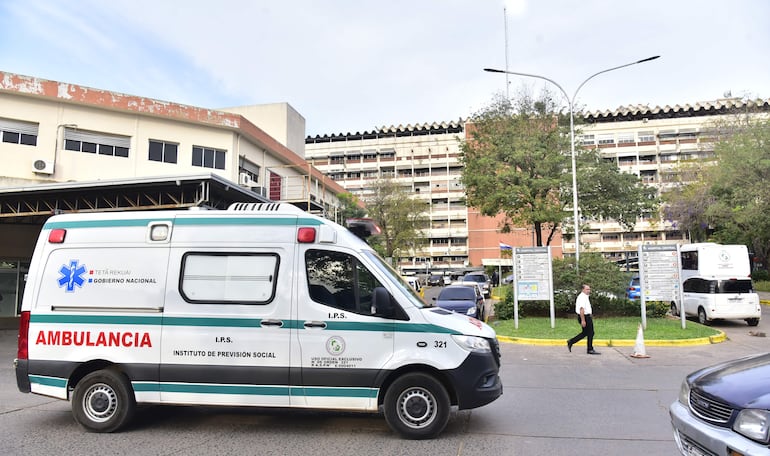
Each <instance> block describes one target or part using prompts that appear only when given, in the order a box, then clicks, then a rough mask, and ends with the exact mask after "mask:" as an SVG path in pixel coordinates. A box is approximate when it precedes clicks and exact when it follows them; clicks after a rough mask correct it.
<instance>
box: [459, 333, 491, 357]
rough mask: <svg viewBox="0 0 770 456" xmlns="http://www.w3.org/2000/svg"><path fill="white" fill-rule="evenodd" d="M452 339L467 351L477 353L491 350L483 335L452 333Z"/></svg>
mask: <svg viewBox="0 0 770 456" xmlns="http://www.w3.org/2000/svg"><path fill="white" fill-rule="evenodd" d="M452 339H454V341H455V342H457V345H459V346H461V347H462V348H464V349H466V350H468V351H472V352H477V353H489V352H491V351H492V349H491V348H490V346H489V341H488V340H486V339H484V338H483V337H476V336H456V335H453V336H452Z"/></svg>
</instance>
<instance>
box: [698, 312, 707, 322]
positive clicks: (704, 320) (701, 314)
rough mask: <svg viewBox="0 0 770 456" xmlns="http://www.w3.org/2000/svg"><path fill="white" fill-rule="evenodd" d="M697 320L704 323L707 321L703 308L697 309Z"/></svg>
mask: <svg viewBox="0 0 770 456" xmlns="http://www.w3.org/2000/svg"><path fill="white" fill-rule="evenodd" d="M698 320H700V324H705V323H706V321H707V320H706V312H704V311H703V310H699V311H698Z"/></svg>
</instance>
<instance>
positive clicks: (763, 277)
mask: <svg viewBox="0 0 770 456" xmlns="http://www.w3.org/2000/svg"><path fill="white" fill-rule="evenodd" d="M751 279H752V280H754V281H755V282H766V281H768V280H770V272H768V271H767V269H755V270H753V271H751Z"/></svg>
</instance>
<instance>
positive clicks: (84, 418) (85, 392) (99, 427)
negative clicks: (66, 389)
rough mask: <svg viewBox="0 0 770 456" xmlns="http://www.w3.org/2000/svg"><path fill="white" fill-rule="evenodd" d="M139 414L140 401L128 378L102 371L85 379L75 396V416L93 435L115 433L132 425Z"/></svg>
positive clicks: (77, 387)
mask: <svg viewBox="0 0 770 456" xmlns="http://www.w3.org/2000/svg"><path fill="white" fill-rule="evenodd" d="M135 411H136V398H135V397H134V391H133V389H132V388H131V383H130V382H129V381H128V379H127V378H126V376H125V375H123V374H122V373H120V372H117V371H114V370H108V369H105V370H99V371H96V372H92V373H90V374H88V375H86V376H85V377H83V379H82V380H80V382H78V384H77V386H76V387H75V392H74V394H73V395H72V415H73V416H74V417H75V421H77V422H78V424H79V425H81V426H82V427H83V428H85V429H86V430H88V431H92V432H114V431H116V430H118V429H120V428H121V427H123V426H124V425H125V424H126V423H128V422H129V421H130V420H131V418H132V417H133V415H134V412H135Z"/></svg>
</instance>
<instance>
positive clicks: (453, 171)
mask: <svg viewBox="0 0 770 456" xmlns="http://www.w3.org/2000/svg"><path fill="white" fill-rule="evenodd" d="M463 140H465V123H464V122H463V121H462V120H460V121H458V122H448V123H446V122H445V123H434V124H423V125H414V126H413V125H407V126H398V127H395V126H392V127H383V128H380V129H378V130H376V131H371V132H364V133H355V134H350V133H348V134H339V135H337V134H333V135H330V136H329V135H324V136H315V137H308V138H306V140H305V156H306V158H307V160H308V162H310V163H312V164H313V166H314V167H316V168H318V169H319V170H321V171H322V172H323V173H325V174H326V175H327V176H328V177H330V178H331V179H334V180H335V181H336V182H338V183H339V184H340V185H342V186H343V187H345V188H346V189H347V190H348V191H350V192H351V193H353V194H355V195H357V196H358V197H359V198H361V199H363V200H365V199H366V198H367V197H368V196H370V195H371V191H372V184H373V183H374V182H376V181H377V180H378V179H391V180H393V181H395V182H397V183H399V184H401V185H402V186H404V187H405V188H406V189H407V190H408V191H409V192H410V193H412V194H413V195H415V196H417V197H418V198H420V199H423V200H425V202H427V203H428V213H427V214H426V216H427V217H426V218H427V226H426V227H425V228H424V229H423V230H421V232H422V236H423V237H424V238H425V241H426V244H425V247H424V248H423V249H422V250H419V251H416V252H412V255H410V256H408V257H405V258H400V259H399V260H398V266H399V267H400V268H401V269H402V270H403V271H405V272H418V273H419V272H425V271H429V270H430V271H444V272H460V271H463V270H466V269H468V268H473V267H479V266H482V265H492V264H495V265H496V264H499V260H500V258H501V249H500V244H501V243H503V244H507V245H513V246H531V245H532V242H533V239H532V238H533V237H532V230H531V229H527V228H521V229H518V230H514V231H513V232H512V233H505V234H503V233H500V232H499V230H498V227H499V220H497V219H494V218H490V217H484V216H481V215H480V214H479V212H478V210H475V209H473V208H468V207H467V206H466V204H465V189H464V188H463V185H462V183H461V180H460V177H461V175H462V170H463V166H462V163H461V161H460V144H461V141H463ZM556 246H557V247H558V248H557V252H556V254H557V255H560V252H561V248H560V247H561V239H560V238H558V237H557V242H556Z"/></svg>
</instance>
